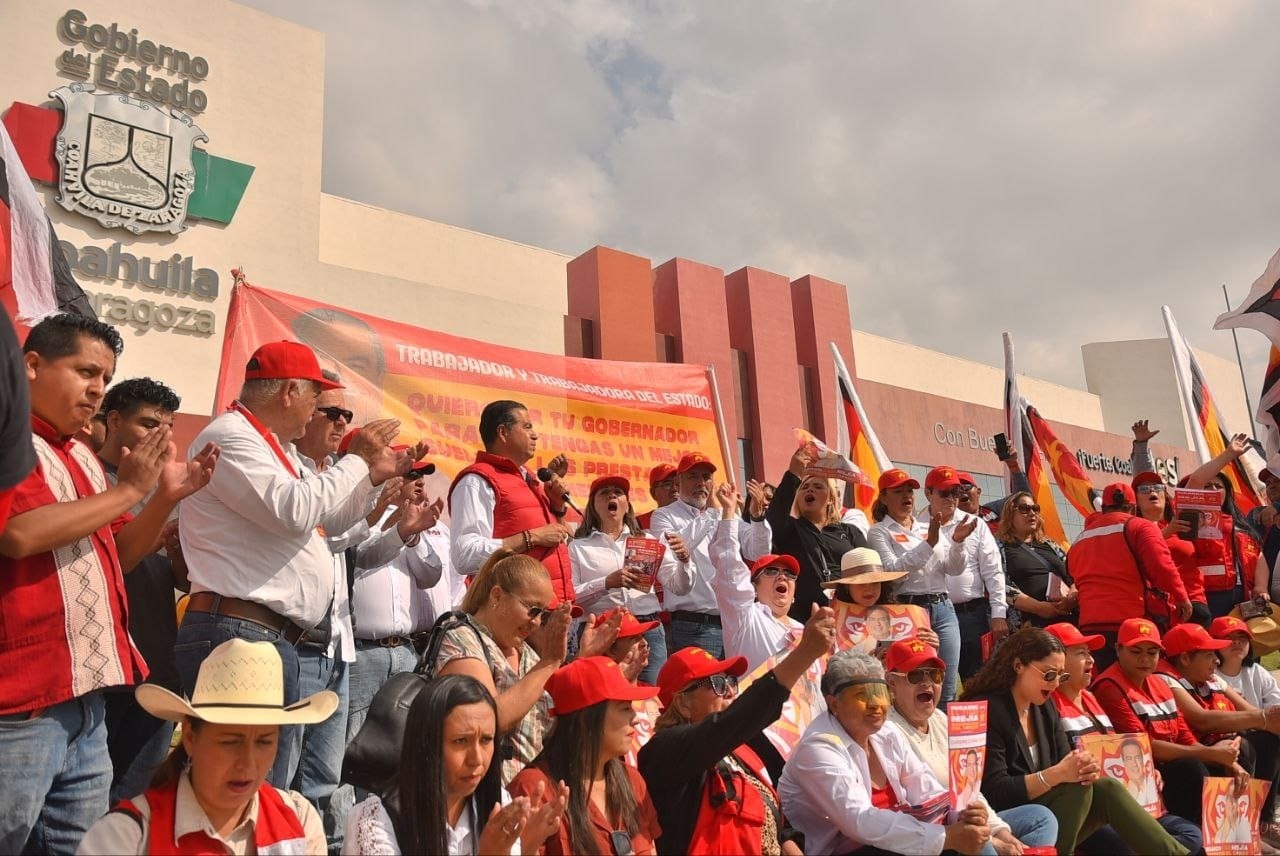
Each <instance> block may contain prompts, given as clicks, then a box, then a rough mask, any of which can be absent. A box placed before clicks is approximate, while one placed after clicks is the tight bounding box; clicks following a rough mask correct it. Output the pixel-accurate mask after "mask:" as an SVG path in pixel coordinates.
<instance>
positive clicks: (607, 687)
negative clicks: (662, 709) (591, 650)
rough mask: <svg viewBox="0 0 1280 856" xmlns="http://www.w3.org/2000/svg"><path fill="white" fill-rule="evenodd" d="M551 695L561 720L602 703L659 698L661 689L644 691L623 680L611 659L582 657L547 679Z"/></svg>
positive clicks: (619, 670) (652, 688)
mask: <svg viewBox="0 0 1280 856" xmlns="http://www.w3.org/2000/svg"><path fill="white" fill-rule="evenodd" d="M547 692H548V693H550V694H551V704H552V707H554V708H555V713H556V715H557V716H563V715H565V714H566V713H573V712H574V711H577V710H582V709H583V708H587V707H591V706H592V705H593V704H599V703H600V702H602V701H641V700H643V699H647V698H653V697H654V696H656V695H657V694H658V688H657V687H642V686H638V685H636V684H633V683H631V682H630V681H628V680H627V679H626V678H624V677H623V676H622V670H621V669H620V668H618V664H617V663H615V662H614V661H613V660H610V659H609V658H608V657H582V658H580V659H577V660H574V661H573V662H572V663H570V664H569V665H567V666H561V667H560V668H559V669H556V673H555V674H554V675H552V676H551V677H549V678H547Z"/></svg>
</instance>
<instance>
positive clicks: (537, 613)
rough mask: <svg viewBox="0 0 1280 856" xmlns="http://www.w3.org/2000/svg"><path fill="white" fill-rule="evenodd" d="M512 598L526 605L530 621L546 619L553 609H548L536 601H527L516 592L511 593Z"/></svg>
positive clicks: (525, 608)
mask: <svg viewBox="0 0 1280 856" xmlns="http://www.w3.org/2000/svg"><path fill="white" fill-rule="evenodd" d="M507 594H511V593H510V592H507ZM511 598H512V600H514V601H515V602H516V603H518V604H520V605H521V606H523V607H524V610H525V612H526V613H528V615H529V620H530V621H539V620H545V619H546V617H547V616H548V615H550V614H551V610H549V609H547V608H546V607H545V606H539V605H538V604H536V603H532V604H531V603H529V602H528V601H526V600H525V599H524V598H522V597H516V596H515V595H514V594H512V595H511Z"/></svg>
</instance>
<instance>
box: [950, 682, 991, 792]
mask: <svg viewBox="0 0 1280 856" xmlns="http://www.w3.org/2000/svg"><path fill="white" fill-rule="evenodd" d="M947 755H948V759H947V766H948V772H950V774H951V781H950V783H949V785H948V790H949V791H950V792H951V808H952V809H954V810H955V811H963V810H964V809H966V808H968V807H969V806H971V805H973V804H974V803H976V802H978V798H979V797H980V796H981V795H982V770H983V768H984V767H985V766H986V763H987V703H986V701H985V700H984V701H953V702H951V704H949V705H947Z"/></svg>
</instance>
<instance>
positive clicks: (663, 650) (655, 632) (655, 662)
mask: <svg viewBox="0 0 1280 856" xmlns="http://www.w3.org/2000/svg"><path fill="white" fill-rule="evenodd" d="M636 617H637V618H639V616H636ZM656 617H657V616H653V617H650V616H645V617H644V618H643V619H641V620H642V621H653V620H654V618H656ZM644 641H646V642H648V643H649V662H648V663H647V664H646V665H645V667H644V669H642V670H641V672H640V683H642V684H649V685H650V686H657V684H658V672H659V671H660V670H661V669H662V664H663V663H665V662H667V632H666V630H665V629H664V628H663V626H662V625H661V624H659V625H658V626H657V627H655V628H653V629H652V630H649V631H646V632H645V634H644Z"/></svg>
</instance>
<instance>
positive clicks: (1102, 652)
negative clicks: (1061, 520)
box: [1067, 482, 1191, 671]
mask: <svg viewBox="0 0 1280 856" xmlns="http://www.w3.org/2000/svg"><path fill="white" fill-rule="evenodd" d="M1135 502H1136V501H1135V497H1134V493H1133V488H1132V487H1130V486H1129V484H1128V482H1113V483H1111V484H1109V485H1107V486H1106V487H1105V488H1103V489H1102V510H1101V511H1099V512H1096V513H1094V514H1090V515H1089V516H1088V517H1087V518H1085V521H1084V531H1083V532H1081V533H1080V535H1079V537H1077V538H1076V541H1075V543H1074V544H1072V545H1071V550H1070V551H1069V552H1068V553H1067V569H1068V570H1069V571H1070V572H1071V576H1072V578H1073V579H1074V580H1075V583H1076V590H1077V591H1078V592H1079V603H1080V629H1081V630H1082V631H1084V632H1085V633H1100V634H1102V636H1103V637H1104V638H1105V639H1106V640H1107V645H1105V646H1104V647H1102V648H1101V649H1099V650H1098V653H1097V654H1096V655H1095V657H1094V659H1096V660H1097V661H1098V669H1099V670H1100V671H1101V670H1103V669H1106V668H1107V667H1108V666H1110V665H1111V664H1112V663H1114V662H1115V654H1114V650H1115V649H1114V647H1113V646H1114V644H1115V639H1116V630H1117V629H1118V628H1119V626H1120V623H1121V622H1122V621H1124V620H1125V619H1128V618H1132V617H1134V616H1136V615H1145V616H1147V617H1148V618H1151V619H1153V620H1156V621H1160V622H1164V621H1172V622H1179V621H1186V620H1187V619H1188V618H1190V617H1191V601H1190V600H1189V599H1188V597H1187V590H1186V587H1185V586H1184V585H1183V584H1182V578H1181V577H1180V576H1179V575H1178V569H1177V568H1176V567H1175V566H1174V564H1173V557H1172V556H1171V555H1170V554H1169V545H1168V544H1166V543H1165V539H1164V535H1163V534H1162V533H1161V532H1160V529H1159V528H1158V527H1157V526H1156V525H1155V524H1154V523H1152V522H1151V521H1150V520H1144V519H1143V518H1141V517H1135V516H1134V511H1135V510H1136V504H1135ZM1149 590H1158V591H1159V592H1161V593H1163V595H1164V597H1163V598H1162V597H1159V596H1155V595H1152V594H1151V593H1150V591H1149ZM1165 603H1167V604H1168V608H1169V609H1171V610H1172V614H1169V613H1168V612H1165V614H1158V613H1157V612H1156V611H1154V609H1153V608H1159V609H1163V608H1164V606H1163V605H1164V604H1165Z"/></svg>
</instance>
